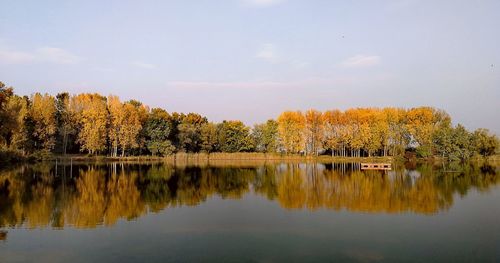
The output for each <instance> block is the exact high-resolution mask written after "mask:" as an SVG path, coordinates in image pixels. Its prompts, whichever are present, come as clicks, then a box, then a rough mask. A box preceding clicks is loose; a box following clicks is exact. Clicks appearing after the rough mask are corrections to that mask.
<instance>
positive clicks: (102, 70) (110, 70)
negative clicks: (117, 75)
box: [92, 67, 116, 73]
mask: <svg viewBox="0 0 500 263" xmlns="http://www.w3.org/2000/svg"><path fill="white" fill-rule="evenodd" d="M92 70H95V71H99V72H104V73H107V72H115V71H116V70H115V69H114V68H107V67H94V68H92Z"/></svg>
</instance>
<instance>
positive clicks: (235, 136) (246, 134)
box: [218, 121, 254, 152]
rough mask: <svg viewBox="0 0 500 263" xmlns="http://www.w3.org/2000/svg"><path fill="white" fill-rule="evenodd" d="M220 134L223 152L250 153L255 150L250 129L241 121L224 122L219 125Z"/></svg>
mask: <svg viewBox="0 0 500 263" xmlns="http://www.w3.org/2000/svg"><path fill="white" fill-rule="evenodd" d="M218 134H219V136H218V137H219V140H218V141H219V145H220V149H221V151H223V152H249V151H252V150H253V148H254V147H253V141H252V138H251V136H250V128H248V127H247V126H245V124H243V122H241V121H223V122H222V123H220V124H219V125H218Z"/></svg>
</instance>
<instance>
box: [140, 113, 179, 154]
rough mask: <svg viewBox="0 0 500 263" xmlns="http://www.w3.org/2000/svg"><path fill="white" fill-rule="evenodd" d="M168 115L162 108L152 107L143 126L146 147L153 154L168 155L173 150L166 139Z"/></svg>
mask: <svg viewBox="0 0 500 263" xmlns="http://www.w3.org/2000/svg"><path fill="white" fill-rule="evenodd" d="M169 118H170V115H169V114H168V112H166V111H165V110H163V109H160V108H154V109H152V110H151V112H150V113H149V115H148V119H147V121H146V124H145V126H144V132H145V134H146V142H147V148H148V150H149V151H150V152H151V153H152V154H153V155H169V154H171V153H172V152H174V151H175V147H174V145H173V144H172V143H171V142H170V140H168V137H169V135H170V121H169Z"/></svg>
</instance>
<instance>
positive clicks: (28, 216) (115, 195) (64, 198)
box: [0, 163, 500, 237]
mask: <svg viewBox="0 0 500 263" xmlns="http://www.w3.org/2000/svg"><path fill="white" fill-rule="evenodd" d="M497 174H498V172H497V168H495V167H491V166H477V165H472V164H466V165H455V166H451V167H446V168H443V167H434V166H431V165H420V166H417V167H413V168H412V169H407V168H405V167H403V166H396V167H395V170H393V171H373V170H372V171H361V170H360V169H359V165H357V164H348V163H328V164H323V163H261V164H256V163H249V164H245V163H240V164H234V163H233V164H230V165H229V164H226V163H220V164H217V163H211V164H210V165H208V164H202V165H187V164H186V165H177V166H175V165H172V164H124V163H109V164H99V165H98V164H85V165H82V164H79V165H73V166H72V167H71V166H68V165H59V166H58V167H57V168H56V167H55V166H54V164H47V163H44V164H37V165H32V166H21V167H18V168H15V169H10V170H4V171H0V227H19V226H24V227H28V228H38V227H46V226H52V227H55V228H62V227H64V226H74V227H96V226H98V225H113V224H115V223H116V222H117V220H119V219H127V220H131V219H134V218H138V217H140V216H141V215H144V214H146V213H148V212H153V213H154V212H159V211H162V210H164V209H166V208H168V207H175V206H184V205H186V206H195V205H198V204H200V203H202V202H205V201H206V200H207V199H208V198H210V197H212V196H214V195H217V196H220V197H222V198H230V199H240V198H242V197H243V196H244V195H245V194H248V193H254V194H258V195H262V196H265V197H266V198H268V199H269V200H276V201H277V202H278V203H279V204H280V205H281V207H283V208H285V209H310V210H316V209H333V210H348V211H359V212H371V213H406V212H413V213H419V214H435V213H437V212H439V211H446V210H447V209H449V208H450V207H451V206H452V205H453V198H454V196H455V195H456V194H459V195H462V196H463V195H466V194H467V192H468V191H469V190H470V189H472V188H474V189H477V190H478V191H485V190H487V189H488V188H489V187H491V186H493V185H496V184H498V183H499V182H500V179H499V178H500V177H499V176H497ZM2 233H4V232H2ZM1 236H6V232H5V234H1V235H0V237H1Z"/></svg>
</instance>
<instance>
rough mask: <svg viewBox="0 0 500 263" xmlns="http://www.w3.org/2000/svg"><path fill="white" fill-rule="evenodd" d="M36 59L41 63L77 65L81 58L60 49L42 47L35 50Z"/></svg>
mask: <svg viewBox="0 0 500 263" xmlns="http://www.w3.org/2000/svg"><path fill="white" fill-rule="evenodd" d="M36 57H37V58H38V59H39V60H41V61H46V62H50V63H55V64H77V63H78V62H80V61H81V60H82V58H80V57H78V56H76V55H74V54H71V53H70V52H69V51H66V50H64V49H61V48H56V47H42V48H39V49H37V50H36Z"/></svg>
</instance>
